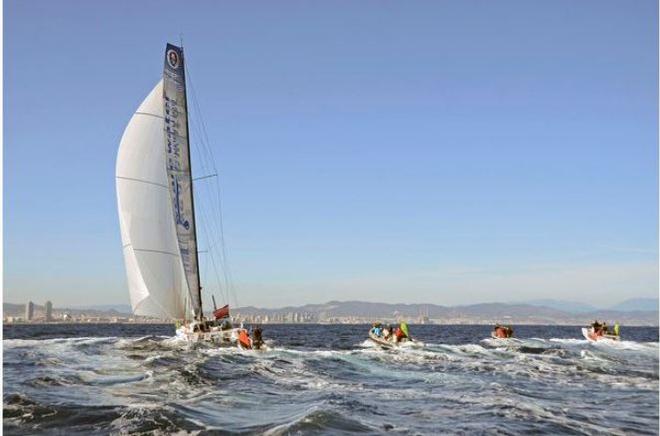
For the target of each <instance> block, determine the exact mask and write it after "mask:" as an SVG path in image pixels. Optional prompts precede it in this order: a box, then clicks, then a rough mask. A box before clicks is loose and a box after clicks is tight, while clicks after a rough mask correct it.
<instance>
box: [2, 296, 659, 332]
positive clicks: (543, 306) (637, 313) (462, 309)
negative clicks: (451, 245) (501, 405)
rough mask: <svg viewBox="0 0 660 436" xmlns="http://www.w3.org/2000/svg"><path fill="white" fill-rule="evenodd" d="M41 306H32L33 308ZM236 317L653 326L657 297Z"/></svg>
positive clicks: (253, 312) (384, 306)
mask: <svg viewBox="0 0 660 436" xmlns="http://www.w3.org/2000/svg"><path fill="white" fill-rule="evenodd" d="M53 309H54V311H57V312H68V313H70V314H72V315H73V314H79V313H85V314H87V315H89V316H99V315H106V316H108V315H111V316H112V315H127V314H130V313H131V308H130V306H128V305H121V304H117V305H90V306H84V307H83V306H78V307H71V308H59V307H54V308H53ZM42 310H43V306H39V305H35V311H42ZM231 310H232V313H233V314H240V316H250V317H255V316H260V317H262V318H263V317H265V316H268V317H269V318H270V319H286V317H287V316H288V315H290V314H293V313H298V314H307V315H308V319H311V320H315V321H330V322H331V321H332V320H339V319H349V318H354V319H360V320H369V319H371V320H378V319H380V320H387V319H393V318H398V317H403V318H407V319H410V320H411V321H414V320H417V319H421V318H422V317H427V318H429V319H431V320H433V321H435V322H440V323H484V322H486V323H491V322H508V323H514V324H573V325H576V324H577V325H579V324H584V323H585V322H587V321H589V320H593V319H604V320H610V321H614V320H617V321H619V322H620V323H622V324H627V325H653V326H655V325H658V299H655V298H635V299H629V300H625V301H623V302H621V303H619V304H616V305H614V306H611V307H609V308H606V309H599V308H596V307H593V306H590V305H586V304H581V303H575V302H571V301H562V300H533V301H529V302H522V303H480V304H471V305H463V306H441V305H436V304H388V303H371V302H365V301H330V302H327V303H325V304H306V305H303V306H287V307H282V308H277V309H265V308H257V307H253V306H248V307H238V308H232V309H231ZM3 311H4V316H22V315H23V314H24V313H25V304H12V303H4V304H3Z"/></svg>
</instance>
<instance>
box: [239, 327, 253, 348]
mask: <svg viewBox="0 0 660 436" xmlns="http://www.w3.org/2000/svg"><path fill="white" fill-rule="evenodd" d="M238 342H239V343H240V344H241V345H242V346H243V347H244V348H252V341H251V340H250V337H249V336H248V334H247V330H245V329H243V330H241V331H240V332H239V333H238Z"/></svg>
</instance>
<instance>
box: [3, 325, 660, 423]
mask: <svg viewBox="0 0 660 436" xmlns="http://www.w3.org/2000/svg"><path fill="white" fill-rule="evenodd" d="M368 329H369V327H368V326H366V325H265V326H264V327H263V335H264V338H265V339H266V340H267V343H268V344H269V348H270V349H269V350H268V351H263V352H257V351H238V350H233V349H215V348H210V347H206V346H197V347H192V348H191V347H187V346H183V345H182V344H181V343H179V342H177V341H174V340H172V339H171V336H173V335H174V327H173V326H172V325H111V324H106V325H74V324H71V325H22V326H21V325H16V326H4V341H3V351H4V365H3V369H4V373H3V382H4V392H3V409H4V410H3V411H4V420H3V428H4V432H5V434H26V433H29V434H34V433H58V432H62V433H67V434H74V433H79V434H108V433H113V434H116V433H132V432H136V433H140V432H148V433H151V432H155V433H161V434H168V433H174V432H192V433H201V434H213V433H258V434H262V433H265V434H272V435H277V434H323V433H325V434H342V433H371V434H382V433H392V434H438V433H442V434H446V433H463V434H473V433H485V434H491V433H492V434H520V433H528V432H533V433H543V434H603V433H608V434H631V433H635V434H658V419H659V418H658V329H657V328H647V327H627V328H626V327H623V328H622V335H623V337H624V340H622V341H620V342H613V341H602V342H598V343H591V342H587V341H586V340H584V339H583V338H582V335H581V332H580V327H578V326H575V327H567V326H562V327H558V326H514V330H515V335H516V337H517V339H515V340H495V339H489V338H488V337H489V334H490V327H489V326H443V325H423V326H417V325H411V326H410V333H411V335H413V336H414V337H416V338H417V339H419V340H421V341H423V342H424V343H425V346H424V347H422V348H401V349H396V350H382V349H380V348H379V347H376V346H374V345H372V344H371V343H370V342H369V341H368V340H365V339H366V337H367V332H368Z"/></svg>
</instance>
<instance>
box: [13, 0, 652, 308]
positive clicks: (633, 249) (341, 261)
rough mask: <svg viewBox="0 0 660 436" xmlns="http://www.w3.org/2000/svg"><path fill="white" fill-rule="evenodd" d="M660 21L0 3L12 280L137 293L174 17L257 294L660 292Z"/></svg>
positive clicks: (583, 296)
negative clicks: (140, 126)
mask: <svg viewBox="0 0 660 436" xmlns="http://www.w3.org/2000/svg"><path fill="white" fill-rule="evenodd" d="M657 17H658V10H657V2H654V1H650V0H639V1H635V2H624V1H601V0H598V1H596V0H588V1H580V2H575V1H572V0H571V1H552V2H529V1H524V0H521V1H499V2H486V1H453V2H450V1H437V2H427V1H411V2H394V1H360V2H349V1H343V2H342V1H336V2H324V3H321V2H314V3H313V2H302V1H300V2H293V1H283V2H266V1H264V2H250V3H249V4H248V3H247V2H231V3H230V2H217V1H208V2H204V1H197V2H189V3H184V2H168V1H112V2H111V1H105V2H79V1H62V0H58V1H45V0H43V1H42V0H40V1H32V0H26V1H16V0H13V1H12V0H8V1H5V3H4V98H5V100H4V129H5V130H4V298H5V301H10V302H23V301H26V300H27V299H32V300H35V301H37V302H41V301H43V300H45V299H51V300H53V302H54V304H55V306H64V305H72V304H101V303H126V302H128V291H127V288H126V281H125V275H124V267H123V260H122V253H121V241H120V236H119V226H118V218H117V211H116V197H115V180H114V168H115V158H116V152H117V147H118V143H119V139H120V137H121V134H122V132H123V130H124V128H125V126H126V123H127V122H128V120H129V118H130V116H131V114H132V113H133V111H134V110H135V109H136V108H137V106H138V104H139V103H140V102H141V101H142V99H143V98H144V97H145V96H146V94H147V93H148V92H149V90H150V89H151V88H152V87H153V85H154V84H155V83H156V82H157V80H158V79H159V77H160V75H161V74H162V63H163V60H162V56H163V51H164V46H165V43H166V42H168V41H170V42H177V41H178V40H179V34H180V33H182V34H183V38H184V45H185V47H186V54H187V59H188V66H189V69H190V72H191V77H192V79H193V83H194V86H195V89H196V91H197V94H198V99H199V104H200V106H201V108H202V111H203V114H204V118H205V121H206V127H207V130H208V133H209V137H210V142H211V146H212V147H213V149H214V151H215V153H216V156H217V157H218V159H217V160H218V162H217V163H218V166H219V168H220V170H221V173H222V174H221V184H222V189H223V202H224V209H223V211H224V218H225V237H226V246H227V249H228V255H229V262H230V265H231V273H232V276H233V279H234V285H235V290H236V292H237V293H238V295H239V303H240V304H255V305H260V306H271V307H273V306H282V305H288V304H302V303H307V302H324V301H327V300H331V299H339V300H345V299H363V300H370V301H385V302H429V303H437V304H470V303H475V302H484V301H514V300H526V299H538V298H562V299H571V300H576V301H583V302H589V303H591V304H596V305H608V304H611V303H615V302H618V301H621V300H624V299H626V298H629V297H638V296H656V295H657V293H658V267H657V262H658V252H657V247H658V231H657V221H658V136H657V135H658V125H657V123H658V101H657V98H658V85H657V76H658V45H657V44H658V27H657ZM202 281H203V282H204V281H205V277H202Z"/></svg>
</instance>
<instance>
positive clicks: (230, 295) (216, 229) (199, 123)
mask: <svg viewBox="0 0 660 436" xmlns="http://www.w3.org/2000/svg"><path fill="white" fill-rule="evenodd" d="M185 70H186V76H187V82H188V85H189V89H190V91H191V92H190V96H191V97H192V98H191V102H192V105H190V106H191V107H189V108H188V113H189V117H188V121H189V124H190V125H191V127H192V129H191V130H192V131H193V132H194V136H195V140H194V141H193V140H192V137H191V140H190V142H191V143H192V144H193V146H194V149H195V151H196V154H197V156H196V157H197V159H195V164H196V165H197V171H196V173H197V174H200V175H205V176H200V177H199V178H197V179H196V180H195V182H196V183H195V184H194V189H195V192H196V193H198V194H197V195H199V196H200V197H201V198H200V201H199V202H196V203H197V204H196V206H197V210H198V212H199V215H200V218H201V219H198V220H197V222H198V224H201V225H199V227H200V228H201V230H202V233H203V236H204V240H205V244H206V246H205V250H204V251H202V250H200V251H199V252H200V253H204V254H205V255H204V260H205V266H204V274H205V279H206V283H207V285H206V286H205V287H204V291H206V292H207V293H208V294H209V295H213V291H214V288H215V289H217V291H218V292H219V294H220V297H221V298H222V299H223V300H224V301H225V303H226V304H229V303H230V299H232V300H233V303H234V304H235V305H236V306H238V298H237V296H236V293H235V292H234V285H233V280H232V276H231V270H230V268H229V262H228V258H227V249H226V244H225V236H224V220H223V214H222V196H221V188H220V174H221V173H220V171H218V168H217V166H216V161H215V158H214V153H213V149H212V147H211V145H210V141H209V136H208V132H207V129H206V124H205V122H204V118H203V115H202V111H201V107H200V105H199V101H198V99H197V94H196V92H195V88H194V85H193V81H192V78H191V75H190V70H189V68H188V66H187V65H186V66H185ZM191 109H192V111H191ZM192 112H194V113H195V116H190V115H191V113H192ZM190 133H191V132H189V135H190ZM200 194H201V195H200ZM199 248H200V247H198V249H199ZM209 266H210V267H211V268H212V272H213V276H212V277H211V276H209V274H207V272H208V268H209ZM221 276H222V278H221ZM212 279H215V283H213V281H212Z"/></svg>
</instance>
